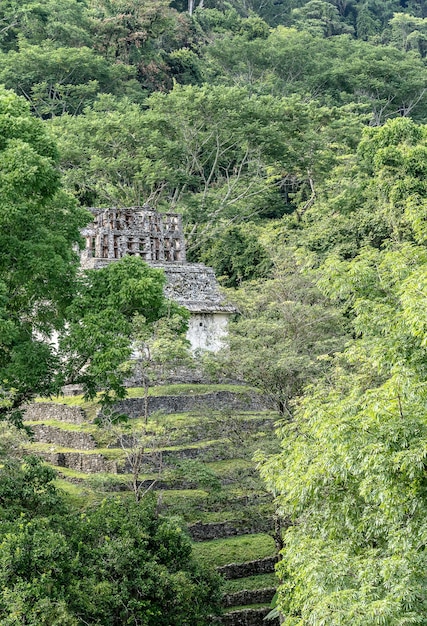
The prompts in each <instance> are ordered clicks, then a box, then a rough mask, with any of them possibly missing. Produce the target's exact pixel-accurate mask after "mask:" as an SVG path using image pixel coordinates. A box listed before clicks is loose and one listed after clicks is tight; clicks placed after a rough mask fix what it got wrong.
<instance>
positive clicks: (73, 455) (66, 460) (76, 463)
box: [37, 452, 119, 474]
mask: <svg viewBox="0 0 427 626" xmlns="http://www.w3.org/2000/svg"><path fill="white" fill-rule="evenodd" d="M37 454H38V456H41V457H42V458H43V459H45V461H48V462H49V463H52V465H56V466H58V467H68V468H69V469H73V470H77V471H79V472H86V473H88V474H95V473H97V472H109V473H111V474H117V473H118V469H119V468H118V465H117V462H116V461H112V460H109V459H106V458H105V457H104V456H103V455H102V454H80V453H79V452H37Z"/></svg>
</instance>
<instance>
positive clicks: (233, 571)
mask: <svg viewBox="0 0 427 626" xmlns="http://www.w3.org/2000/svg"><path fill="white" fill-rule="evenodd" d="M276 563H277V557H275V556H267V557H266V558H265V559H258V560H256V561H247V562H246V563H230V564H229V565H223V566H222V567H217V571H218V572H219V573H220V574H221V575H222V576H224V578H227V579H233V580H234V579H235V578H246V577H247V576H255V575H256V574H271V573H272V572H274V567H275V565H276Z"/></svg>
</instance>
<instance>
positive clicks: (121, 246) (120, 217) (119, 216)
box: [81, 206, 235, 351]
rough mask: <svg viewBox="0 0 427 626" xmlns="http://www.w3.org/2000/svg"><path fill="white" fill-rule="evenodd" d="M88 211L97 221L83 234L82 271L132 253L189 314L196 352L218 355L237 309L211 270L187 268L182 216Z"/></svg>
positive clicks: (148, 211) (140, 211)
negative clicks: (161, 276)
mask: <svg viewBox="0 0 427 626" xmlns="http://www.w3.org/2000/svg"><path fill="white" fill-rule="evenodd" d="M90 211H91V212H92V214H93V216H94V220H93V222H92V223H91V224H89V225H88V226H87V227H86V228H85V229H84V230H83V231H82V235H83V236H84V238H85V239H86V247H85V249H84V250H83V252H82V254H81V264H82V267H84V268H85V269H90V268H100V267H103V266H105V265H106V264H107V263H111V262H114V261H116V260H118V259H121V258H122V257H124V256H126V255H129V254H132V255H136V256H140V257H141V258H142V259H143V260H144V261H146V262H147V263H148V264H149V265H150V266H152V267H156V268H160V269H162V270H164V272H165V275H166V278H167V283H166V287H165V293H166V295H167V297H168V298H170V299H171V300H175V302H178V304H181V305H182V306H185V307H186V308H187V309H188V310H189V311H190V312H191V318H190V322H189V329H188V339H189V340H190V342H191V345H192V348H193V350H197V349H201V350H211V351H216V350H218V349H219V348H220V347H221V346H222V345H223V340H224V337H225V335H226V333H227V321H228V317H229V315H230V314H232V313H234V312H235V309H234V307H233V306H231V305H228V304H226V303H225V302H224V299H223V297H222V296H221V294H220V292H219V288H218V283H217V280H216V278H215V274H214V271H213V270H212V268H210V267H206V265H203V264H202V263H187V261H186V259H185V243H184V236H183V232H182V223H181V216H180V215H178V214H177V213H157V211H154V210H153V209H151V208H150V207H147V206H142V207H128V208H123V209H121V208H110V209H90Z"/></svg>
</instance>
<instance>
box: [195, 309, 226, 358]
mask: <svg viewBox="0 0 427 626" xmlns="http://www.w3.org/2000/svg"><path fill="white" fill-rule="evenodd" d="M228 317H229V316H228V314H227V313H192V314H191V317H190V320H189V322H188V331H187V339H188V340H189V341H190V343H191V349H192V350H193V351H195V350H209V351H210V352H217V351H218V350H220V349H221V348H223V347H224V340H225V338H226V336H227V325H228Z"/></svg>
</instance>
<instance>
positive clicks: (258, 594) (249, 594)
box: [222, 587, 276, 606]
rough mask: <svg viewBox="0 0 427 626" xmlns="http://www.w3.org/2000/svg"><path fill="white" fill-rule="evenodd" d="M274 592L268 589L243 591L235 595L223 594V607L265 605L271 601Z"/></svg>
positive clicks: (272, 588)
mask: <svg viewBox="0 0 427 626" xmlns="http://www.w3.org/2000/svg"><path fill="white" fill-rule="evenodd" d="M275 593H276V590H275V589H274V587H271V588H268V589H251V590H248V589H244V590H243V591H236V593H227V594H225V596H224V598H223V601H222V604H223V606H247V605H249V604H267V603H270V602H271V601H272V599H273V596H274V594H275Z"/></svg>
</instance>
